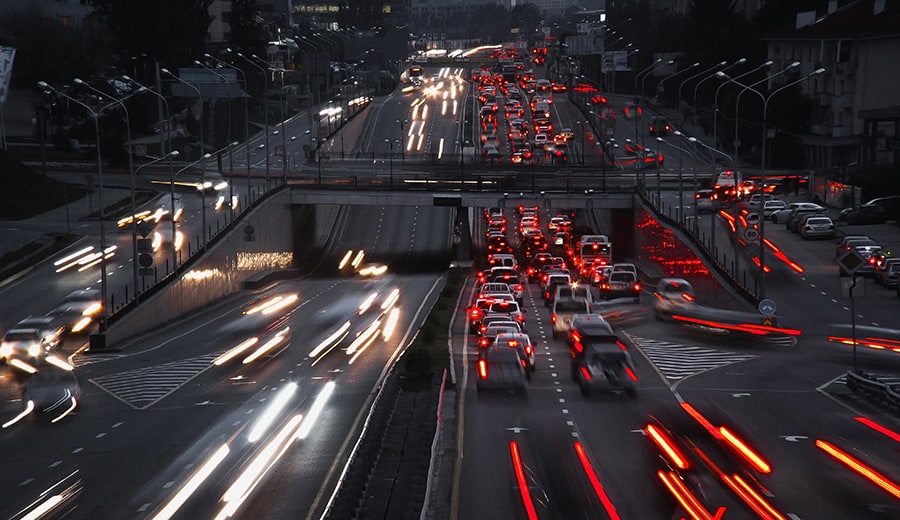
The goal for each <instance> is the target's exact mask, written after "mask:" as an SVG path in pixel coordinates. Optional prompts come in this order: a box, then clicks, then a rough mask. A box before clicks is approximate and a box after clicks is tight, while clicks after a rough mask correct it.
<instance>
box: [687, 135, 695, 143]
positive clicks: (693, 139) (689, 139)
mask: <svg viewBox="0 0 900 520" xmlns="http://www.w3.org/2000/svg"><path fill="white" fill-rule="evenodd" d="M688 141H690V142H692V143H696V142H697V138H696V137H693V136H691V137H688Z"/></svg>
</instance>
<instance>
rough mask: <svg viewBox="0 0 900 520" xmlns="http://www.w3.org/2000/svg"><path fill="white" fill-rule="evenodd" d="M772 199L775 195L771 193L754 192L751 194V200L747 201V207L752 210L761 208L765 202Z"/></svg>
mask: <svg viewBox="0 0 900 520" xmlns="http://www.w3.org/2000/svg"><path fill="white" fill-rule="evenodd" d="M770 200H775V195H771V194H769V193H754V194H753V195H750V200H749V201H747V207H748V208H750V209H751V210H759V209H760V208H761V207H762V206H763V202H764V201H765V202H768V201H770Z"/></svg>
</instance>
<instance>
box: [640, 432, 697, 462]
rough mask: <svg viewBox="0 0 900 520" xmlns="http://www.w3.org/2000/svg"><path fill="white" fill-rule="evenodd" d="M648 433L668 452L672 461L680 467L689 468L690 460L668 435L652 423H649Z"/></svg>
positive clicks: (667, 454)
mask: <svg viewBox="0 0 900 520" xmlns="http://www.w3.org/2000/svg"><path fill="white" fill-rule="evenodd" d="M646 430H647V434H648V435H649V436H650V438H651V439H653V442H654V443H656V445H657V446H658V447H659V448H660V449H661V450H662V451H663V452H664V453H665V454H666V456H667V457H668V458H669V460H671V461H672V463H673V464H675V466H677V467H678V469H687V468H688V460H687V458H685V456H684V455H683V454H682V453H681V450H679V449H678V447H677V446H676V445H675V444H673V443H672V441H671V440H670V439H669V437H668V435H666V434H665V433H663V431H662V430H660V429H659V428H657V427H656V426H654V425H652V424H648V425H647V428H646Z"/></svg>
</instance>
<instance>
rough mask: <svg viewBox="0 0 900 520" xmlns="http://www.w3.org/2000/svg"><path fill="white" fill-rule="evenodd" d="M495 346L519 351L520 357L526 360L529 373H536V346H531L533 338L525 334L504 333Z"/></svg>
mask: <svg viewBox="0 0 900 520" xmlns="http://www.w3.org/2000/svg"><path fill="white" fill-rule="evenodd" d="M494 345H496V346H498V347H503V346H507V347H509V348H514V349H516V350H518V351H519V355H520V356H521V357H522V358H523V359H524V360H525V362H526V364H527V366H526V367H525V368H526V369H527V370H528V372H530V373H534V371H535V366H534V345H532V344H531V337H529V336H528V334H525V333H524V332H503V333H500V334H499V335H498V336H497V339H495V340H494Z"/></svg>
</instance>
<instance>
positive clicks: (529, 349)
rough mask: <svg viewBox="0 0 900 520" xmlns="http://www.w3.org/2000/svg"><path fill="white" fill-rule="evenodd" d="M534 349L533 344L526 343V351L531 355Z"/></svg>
mask: <svg viewBox="0 0 900 520" xmlns="http://www.w3.org/2000/svg"><path fill="white" fill-rule="evenodd" d="M533 351H534V348H532V346H531V345H525V353H526V354H528V355H529V356H530V355H531V353H532V352H533Z"/></svg>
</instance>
